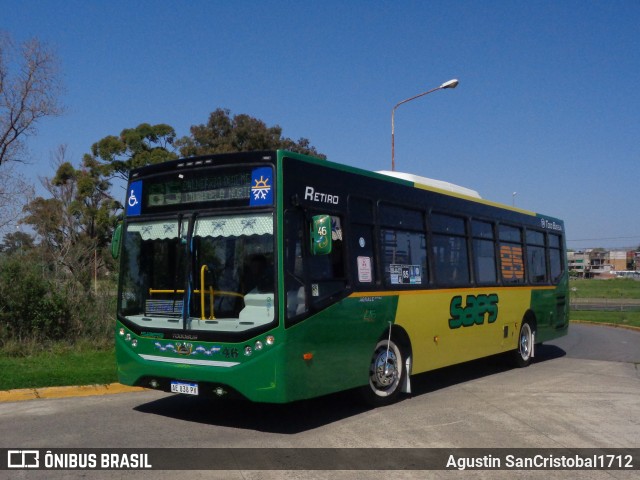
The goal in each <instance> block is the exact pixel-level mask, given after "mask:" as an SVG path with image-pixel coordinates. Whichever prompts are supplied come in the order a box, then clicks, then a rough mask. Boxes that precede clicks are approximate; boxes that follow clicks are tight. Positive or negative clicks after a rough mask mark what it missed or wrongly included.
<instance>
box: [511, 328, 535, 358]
mask: <svg viewBox="0 0 640 480" xmlns="http://www.w3.org/2000/svg"><path fill="white" fill-rule="evenodd" d="M533 332H534V330H533V328H532V327H531V323H529V321H527V320H525V321H523V322H522V325H521V326H520V333H519V334H518V348H517V349H516V350H515V352H514V359H515V363H516V365H517V366H518V367H521V368H522V367H526V366H527V365H529V364H530V363H531V358H533V357H532V354H533V341H534V335H533Z"/></svg>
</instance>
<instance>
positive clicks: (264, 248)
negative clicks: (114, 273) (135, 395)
mask: <svg viewBox="0 0 640 480" xmlns="http://www.w3.org/2000/svg"><path fill="white" fill-rule="evenodd" d="M273 252H274V237H273V214H272V213H247V214H239V215H225V216H222V215H218V216H212V215H204V214H203V215H200V216H195V215H194V216H191V217H187V216H184V217H183V216H178V215H176V216H175V217H173V218H163V219H161V220H147V221H140V222H130V223H129V224H128V225H127V228H126V232H125V235H124V242H123V250H122V255H123V260H124V261H123V263H122V268H123V271H122V288H121V293H120V315H122V316H123V317H125V318H126V319H128V320H129V321H130V322H132V323H134V324H136V325H137V326H138V327H141V328H145V329H171V330H192V331H207V332H229V333H231V332H242V331H247V330H250V329H252V328H256V327H262V326H265V325H267V324H269V323H271V322H273V321H274V320H275V305H274V298H275V282H274V275H275V272H274V268H273V265H274V263H273V261H274V254H273Z"/></svg>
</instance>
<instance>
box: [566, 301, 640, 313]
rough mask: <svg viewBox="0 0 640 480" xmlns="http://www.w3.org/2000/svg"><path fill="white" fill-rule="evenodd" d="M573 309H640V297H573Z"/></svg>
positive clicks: (616, 310)
mask: <svg viewBox="0 0 640 480" xmlns="http://www.w3.org/2000/svg"><path fill="white" fill-rule="evenodd" d="M570 308H571V310H575V311H577V310H600V311H615V312H635V311H640V299H635V298H614V299H612V298H572V299H571V303H570Z"/></svg>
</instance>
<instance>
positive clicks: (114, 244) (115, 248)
mask: <svg viewBox="0 0 640 480" xmlns="http://www.w3.org/2000/svg"><path fill="white" fill-rule="evenodd" d="M121 243H122V224H121V223H119V224H118V226H117V227H116V229H115V230H114V231H113V237H111V256H112V257H113V258H118V257H119V256H120V244H121Z"/></svg>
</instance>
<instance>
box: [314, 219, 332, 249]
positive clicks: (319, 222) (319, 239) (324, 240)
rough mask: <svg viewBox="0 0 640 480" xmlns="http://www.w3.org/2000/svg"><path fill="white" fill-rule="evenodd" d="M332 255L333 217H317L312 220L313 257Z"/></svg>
mask: <svg viewBox="0 0 640 480" xmlns="http://www.w3.org/2000/svg"><path fill="white" fill-rule="evenodd" d="M330 253H331V217H330V216H329V215H316V216H315V217H313V218H312V219H311V255H329V254H330Z"/></svg>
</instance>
